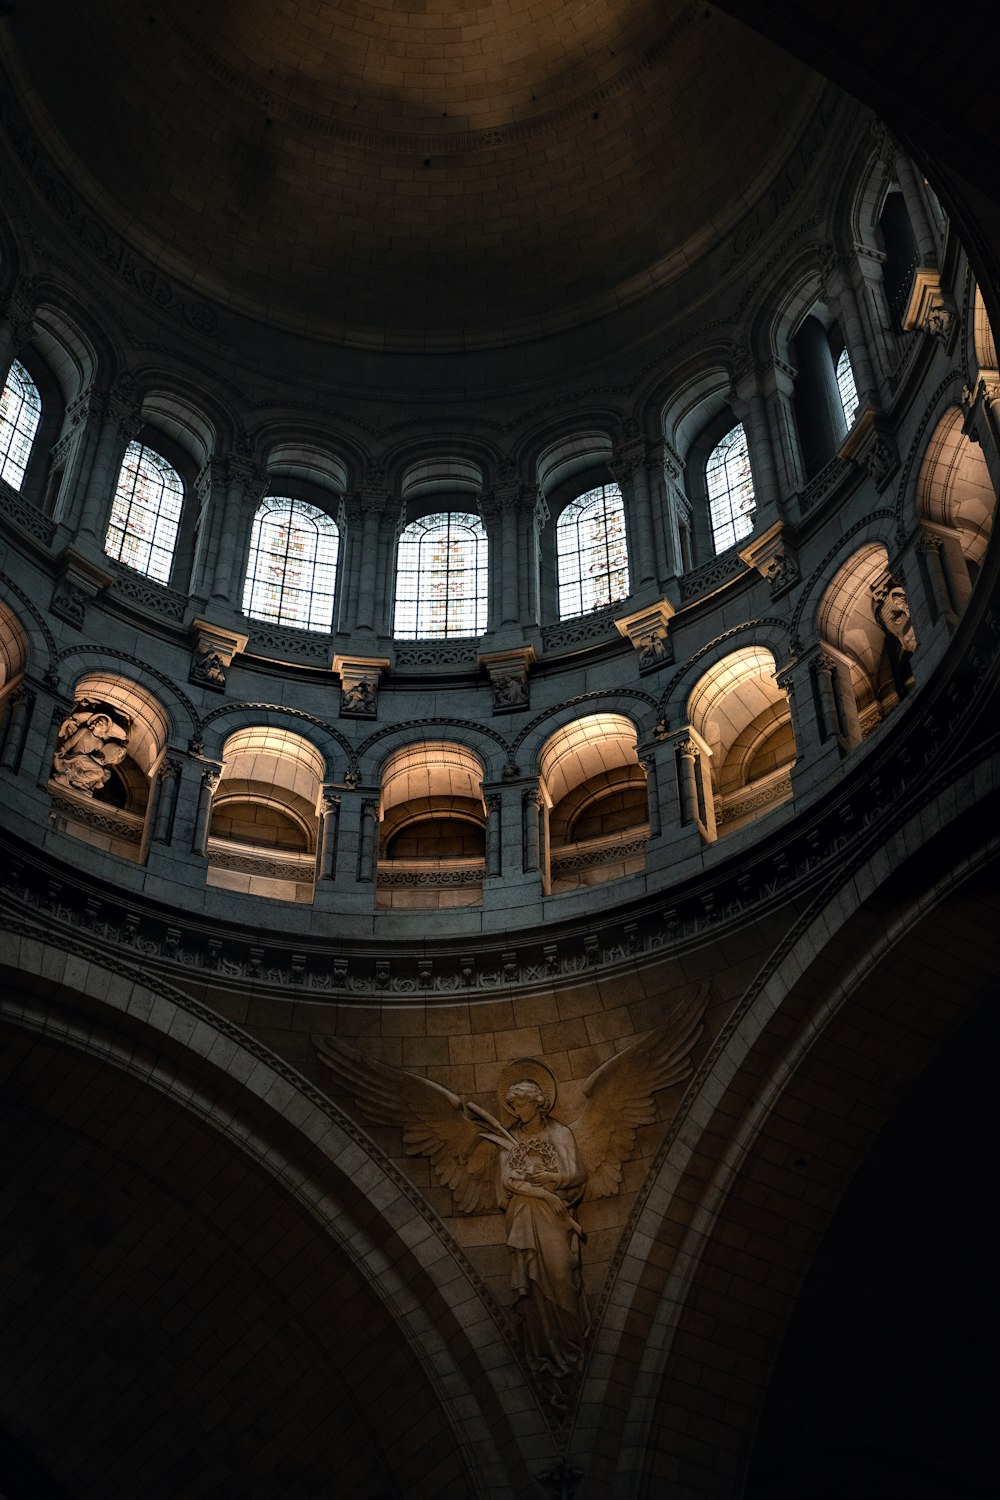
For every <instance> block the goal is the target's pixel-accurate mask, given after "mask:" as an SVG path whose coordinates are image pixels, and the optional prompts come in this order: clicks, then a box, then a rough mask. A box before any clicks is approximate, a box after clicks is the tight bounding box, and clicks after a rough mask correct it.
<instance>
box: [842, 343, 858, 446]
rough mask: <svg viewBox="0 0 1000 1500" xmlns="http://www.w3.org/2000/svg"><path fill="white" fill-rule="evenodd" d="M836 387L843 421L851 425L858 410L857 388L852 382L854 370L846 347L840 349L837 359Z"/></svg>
mask: <svg viewBox="0 0 1000 1500" xmlns="http://www.w3.org/2000/svg"><path fill="white" fill-rule="evenodd" d="M837 389H838V391H839V392H840V404H841V406H842V407H843V408H844V421H845V422H846V423H847V425H848V427H851V426H852V424H853V422H854V418H855V416H856V415H857V410H858V388H857V386H856V385H855V384H854V371H853V370H852V369H851V361H850V358H849V356H848V353H847V350H846V349H841V351H840V358H839V359H838V360H837Z"/></svg>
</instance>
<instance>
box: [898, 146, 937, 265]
mask: <svg viewBox="0 0 1000 1500" xmlns="http://www.w3.org/2000/svg"><path fill="white" fill-rule="evenodd" d="M896 181H897V182H898V183H899V190H900V192H901V193H902V195H903V202H904V203H905V204H906V212H907V215H908V217H909V220H910V227H911V228H912V230H913V238H914V239H915V240H916V242H917V250H918V252H919V255H920V264H921V266H936V265H937V263H938V240H937V234H936V233H935V231H934V227H933V225H932V224H931V221H930V216H929V214H928V212H927V203H926V200H925V198H924V190H923V187H922V185H921V183H920V182H919V180H918V178H917V174H916V171H915V169H914V166H913V163H912V162H911V160H910V158H909V157H908V156H904V154H903V152H902V151H897V153H896Z"/></svg>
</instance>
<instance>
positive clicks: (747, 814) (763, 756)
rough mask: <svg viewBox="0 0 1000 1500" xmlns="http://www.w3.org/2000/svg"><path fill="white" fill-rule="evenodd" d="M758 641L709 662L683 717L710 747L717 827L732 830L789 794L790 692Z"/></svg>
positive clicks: (792, 758) (791, 758)
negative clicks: (686, 715) (711, 663)
mask: <svg viewBox="0 0 1000 1500" xmlns="http://www.w3.org/2000/svg"><path fill="white" fill-rule="evenodd" d="M775 671H776V669H775V663H774V657H773V656H772V655H771V653H770V651H768V650H767V649H766V648H765V647H763V646H741V647H740V648H739V649H738V650H736V651H731V652H730V653H729V655H728V656H723V657H722V658H721V659H720V660H719V661H717V662H715V663H713V665H712V666H711V667H709V669H708V671H707V672H705V673H704V674H703V675H702V676H701V677H700V678H699V679H698V681H697V683H696V684H695V686H694V688H693V690H692V692H691V695H690V697H689V699H688V720H689V722H690V724H691V727H692V728H693V729H694V730H695V731H696V732H697V733H698V735H699V736H700V737H701V739H702V741H703V742H704V744H705V745H706V746H707V748H708V751H709V752H710V767H711V777H712V786H713V790H714V794H715V802H716V808H715V823H716V828H717V830H718V832H719V833H720V834H721V833H730V832H733V831H734V830H735V829H736V828H740V827H742V826H743V825H744V824H745V823H749V822H752V821H753V820H754V818H756V817H758V816H760V814H761V813H763V812H767V811H769V810H770V809H771V808H772V807H776V806H778V805H779V804H780V803H782V802H785V801H787V800H788V798H789V797H790V796H791V794H792V788H791V780H790V776H789V771H790V768H791V766H792V764H793V763H794V761H795V734H794V730H793V728H792V718H791V712H790V709H789V706H788V698H787V696H786V694H785V693H784V692H783V691H782V689H781V688H780V687H779V686H778V684H777V681H776V680H775Z"/></svg>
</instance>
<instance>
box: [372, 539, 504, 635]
mask: <svg viewBox="0 0 1000 1500" xmlns="http://www.w3.org/2000/svg"><path fill="white" fill-rule="evenodd" d="M488 568H489V543H488V542H487V539H486V530H485V528H484V526H483V523H482V521H480V519H479V517H478V516H473V515H469V514H467V513H466V512H464V511H444V512H439V513H436V514H434V515H429V516H422V517H421V518H420V519H419V520H418V521H411V522H410V524H409V526H407V527H406V528H405V529H404V530H403V533H402V535H401V536H400V538H399V545H398V547H397V550H396V611H395V618H394V624H393V633H394V634H395V635H396V636H398V637H399V638H400V639H401V640H424V639H427V638H429V637H437V636H471V635H482V634H483V632H484V631H485V629H486V612H487V604H488V589H489V577H488Z"/></svg>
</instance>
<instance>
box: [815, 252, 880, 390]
mask: <svg viewBox="0 0 1000 1500" xmlns="http://www.w3.org/2000/svg"><path fill="white" fill-rule="evenodd" d="M826 300H827V305H828V306H829V308H830V310H831V312H833V313H834V314H835V315H836V317H837V318H838V320H839V322H840V331H841V332H842V333H843V335H844V343H845V345H846V347H847V357H848V359H849V360H850V361H851V369H852V371H853V372H854V384H855V387H856V389H857V392H858V402H859V405H860V407H861V408H862V409H863V408H864V407H865V406H878V404H879V391H878V382H877V380H876V378H875V367H874V365H873V364H872V357H871V353H870V351H869V348H868V339H867V337H866V336H865V330H864V324H863V322H862V319H861V309H860V308H859V306H858V299H857V295H856V293H855V290H854V286H853V284H852V282H851V274H850V263H849V262H848V261H846V260H844V259H843V258H841V257H839V256H838V257H835V258H834V259H833V260H832V261H831V263H830V270H829V276H828V287H827V293H826Z"/></svg>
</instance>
